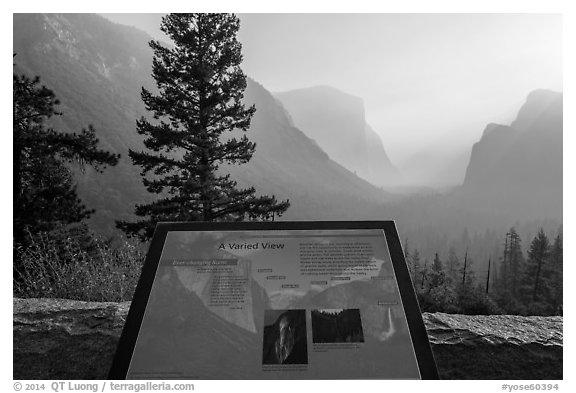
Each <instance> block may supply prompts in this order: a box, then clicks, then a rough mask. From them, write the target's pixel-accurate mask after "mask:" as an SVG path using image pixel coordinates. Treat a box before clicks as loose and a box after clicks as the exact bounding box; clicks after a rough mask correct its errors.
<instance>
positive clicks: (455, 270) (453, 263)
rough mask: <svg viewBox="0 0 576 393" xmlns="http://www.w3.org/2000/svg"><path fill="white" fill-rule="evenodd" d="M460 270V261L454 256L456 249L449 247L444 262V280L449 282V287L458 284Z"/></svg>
mask: <svg viewBox="0 0 576 393" xmlns="http://www.w3.org/2000/svg"><path fill="white" fill-rule="evenodd" d="M461 269H462V266H461V263H460V260H459V259H458V256H457V255H456V249H455V248H454V247H450V250H449V251H448V261H447V262H446V278H447V279H448V281H449V282H450V284H451V285H453V286H454V285H456V283H457V282H458V277H459V275H460V273H459V272H460V270H461Z"/></svg>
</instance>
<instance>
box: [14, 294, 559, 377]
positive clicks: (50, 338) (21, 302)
mask: <svg viewBox="0 0 576 393" xmlns="http://www.w3.org/2000/svg"><path fill="white" fill-rule="evenodd" d="M13 307H14V309H13V312H14V322H13V326H14V329H13V340H14V379H106V376H107V373H108V370H109V368H110V365H111V363H112V358H113V356H114V352H115V350H116V345H117V343H118V339H119V337H120V334H121V332H122V327H123V325H124V321H125V319H126V315H127V313H128V309H129V308H130V303H129V302H125V303H95V302H81V301H76V300H63V299H14V305H13ZM424 322H425V325H426V329H427V331H428V336H429V338H430V343H431V344H432V351H433V353H434V357H435V359H436V363H437V366H438V371H439V373H440V377H441V378H443V379H562V317H519V316H511V315H490V316H469V315H452V314H442V313H434V314H429V313H425V314H424Z"/></svg>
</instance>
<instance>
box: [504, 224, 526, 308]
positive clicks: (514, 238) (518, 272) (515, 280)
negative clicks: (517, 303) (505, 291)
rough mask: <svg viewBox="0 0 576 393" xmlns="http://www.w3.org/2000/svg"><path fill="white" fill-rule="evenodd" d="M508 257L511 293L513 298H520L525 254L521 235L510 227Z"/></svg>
mask: <svg viewBox="0 0 576 393" xmlns="http://www.w3.org/2000/svg"><path fill="white" fill-rule="evenodd" d="M508 258H509V268H510V269H509V270H510V271H509V280H508V281H509V285H510V293H511V296H512V298H513V299H518V298H519V297H520V281H521V277H522V272H523V269H524V254H523V253H522V247H521V239H520V236H519V235H518V233H517V232H516V229H514V228H510V239H509V249H508Z"/></svg>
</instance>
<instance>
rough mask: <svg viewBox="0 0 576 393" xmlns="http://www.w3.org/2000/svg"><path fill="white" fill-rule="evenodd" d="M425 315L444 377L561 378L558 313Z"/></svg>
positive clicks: (560, 334)
mask: <svg viewBox="0 0 576 393" xmlns="http://www.w3.org/2000/svg"><path fill="white" fill-rule="evenodd" d="M423 317H424V324H425V325H426V330H427V332H428V338H429V340H430V344H431V345H432V351H433V352H434V357H435V359H436V364H437V366H438V372H439V373H440V376H441V378H443V379H562V358H563V356H562V348H563V346H562V339H563V335H562V317H522V316H517V315H454V314H444V313H433V314H431V313H424V315H423Z"/></svg>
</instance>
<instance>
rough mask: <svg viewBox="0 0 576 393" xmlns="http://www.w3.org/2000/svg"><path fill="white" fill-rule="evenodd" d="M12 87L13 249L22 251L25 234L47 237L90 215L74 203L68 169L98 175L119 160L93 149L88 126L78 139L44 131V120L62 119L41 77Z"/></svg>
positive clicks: (19, 78)
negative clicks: (91, 170) (74, 166)
mask: <svg viewBox="0 0 576 393" xmlns="http://www.w3.org/2000/svg"><path fill="white" fill-rule="evenodd" d="M12 87H13V137H14V142H13V152H14V155H13V173H14V178H13V204H14V206H13V207H14V243H15V245H18V246H21V247H25V245H26V243H27V236H26V234H27V233H31V234H36V233H38V232H41V231H43V232H47V231H51V230H53V229H55V228H56V227H61V226H62V225H66V224H70V223H76V222H80V221H82V220H83V219H85V218H87V217H89V216H90V215H91V214H92V212H93V210H89V209H88V208H86V206H84V205H83V204H82V202H81V200H80V199H79V198H78V195H77V193H76V184H75V182H74V179H73V176H72V172H71V170H70V168H69V166H68V164H70V163H78V164H80V166H81V168H84V166H85V165H86V164H88V165H91V166H92V167H94V168H95V169H96V170H97V171H99V172H101V171H102V170H103V169H104V168H105V167H106V166H107V165H116V164H117V162H118V158H119V155H116V154H113V153H110V152H107V151H104V150H100V149H98V148H97V144H98V139H97V138H96V135H95V131H94V129H93V128H92V126H88V128H87V129H84V130H82V132H81V133H80V134H76V133H71V134H66V133H61V132H58V131H56V130H54V129H53V128H50V127H48V126H47V125H46V122H47V121H48V119H50V118H51V117H52V116H59V115H61V113H60V112H58V111H57V110H56V107H57V105H58V104H59V102H58V100H57V99H56V96H55V94H54V92H53V91H52V90H50V89H48V88H47V87H45V86H43V85H41V84H40V78H39V77H35V78H34V79H29V78H28V77H26V76H23V75H14V76H13V85H12Z"/></svg>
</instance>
